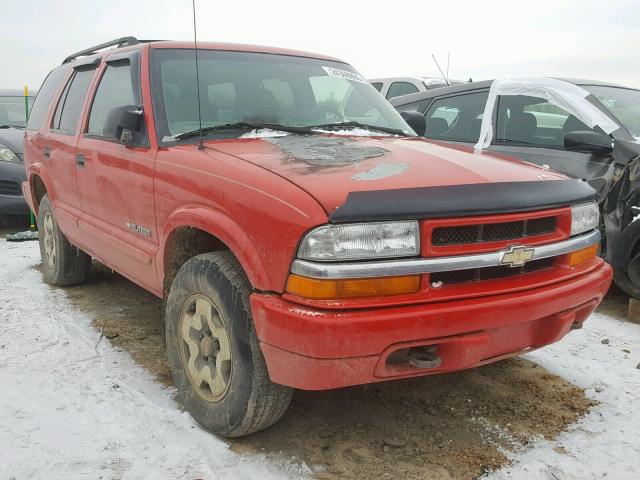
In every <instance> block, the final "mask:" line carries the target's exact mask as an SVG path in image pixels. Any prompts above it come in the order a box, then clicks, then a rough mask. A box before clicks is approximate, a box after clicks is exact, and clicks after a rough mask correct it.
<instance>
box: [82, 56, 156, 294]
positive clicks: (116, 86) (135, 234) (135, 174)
mask: <svg viewBox="0 0 640 480" xmlns="http://www.w3.org/2000/svg"><path fill="white" fill-rule="evenodd" d="M139 65H140V62H139V52H133V53H127V54H115V55H111V56H110V57H109V58H108V59H107V61H106V62H105V64H104V66H103V68H102V70H101V72H100V74H99V75H100V79H99V82H98V85H97V87H96V89H95V94H94V96H93V101H92V103H91V107H90V109H89V110H88V114H87V120H86V123H85V128H84V130H83V133H82V134H81V136H80V139H79V141H78V147H77V154H78V156H77V172H78V174H77V178H78V191H79V196H80V205H81V208H82V214H81V218H80V220H79V222H78V224H79V227H80V229H81V231H82V235H83V237H84V239H85V242H86V244H87V245H89V247H90V249H91V253H92V254H93V255H94V256H95V257H97V258H98V259H99V260H101V261H102V262H104V263H105V264H106V265H108V266H110V267H112V268H113V269H115V270H117V271H118V272H120V273H122V274H124V275H125V276H127V277H129V278H130V279H132V280H134V281H136V282H137V283H139V284H141V285H143V286H145V287H147V288H149V289H150V290H157V288H155V287H157V284H158V281H157V274H156V270H155V264H154V261H155V252H156V250H157V248H158V236H157V232H156V227H155V212H154V199H153V172H154V164H155V157H156V153H157V151H156V149H155V148H152V147H151V146H150V144H149V140H148V138H147V135H146V127H145V126H144V123H145V122H142V123H143V127H142V132H141V135H139V136H138V135H136V142H135V143H134V144H133V145H131V144H128V145H124V144H123V143H122V142H121V141H120V139H118V138H113V136H112V135H111V134H110V132H109V129H108V128H107V125H108V123H109V122H108V121H107V119H108V116H109V114H110V112H111V111H112V109H114V108H116V107H121V106H125V105H141V104H142V99H141V89H140V75H139V72H140V67H139Z"/></svg>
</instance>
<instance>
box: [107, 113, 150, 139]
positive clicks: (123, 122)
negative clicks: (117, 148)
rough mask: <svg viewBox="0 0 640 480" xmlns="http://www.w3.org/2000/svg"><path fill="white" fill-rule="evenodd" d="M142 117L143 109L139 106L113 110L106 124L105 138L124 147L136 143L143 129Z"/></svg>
mask: <svg viewBox="0 0 640 480" xmlns="http://www.w3.org/2000/svg"><path fill="white" fill-rule="evenodd" d="M142 115H143V112H142V107H141V106H139V105H123V106H119V107H114V108H112V109H111V111H110V112H109V114H108V115H107V119H106V121H105V124H104V131H103V134H104V136H105V137H106V138H113V139H115V140H118V141H119V142H121V143H123V144H124V145H132V144H134V143H136V140H137V138H138V137H139V134H140V130H141V128H142Z"/></svg>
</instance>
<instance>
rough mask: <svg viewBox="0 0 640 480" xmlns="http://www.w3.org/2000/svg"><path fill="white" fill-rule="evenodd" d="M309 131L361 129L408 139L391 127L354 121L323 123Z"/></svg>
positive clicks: (403, 133) (402, 132)
mask: <svg viewBox="0 0 640 480" xmlns="http://www.w3.org/2000/svg"><path fill="white" fill-rule="evenodd" d="M307 128H309V129H311V130H338V129H345V128H362V129H363V130H371V131H374V132H384V133H390V134H392V135H401V136H403V137H408V136H409V134H408V133H406V132H404V131H402V130H400V129H398V128H391V127H379V126H377V125H368V124H366V123H362V122H356V121H354V120H350V121H348V122H338V123H325V124H323V125H312V126H310V127H307Z"/></svg>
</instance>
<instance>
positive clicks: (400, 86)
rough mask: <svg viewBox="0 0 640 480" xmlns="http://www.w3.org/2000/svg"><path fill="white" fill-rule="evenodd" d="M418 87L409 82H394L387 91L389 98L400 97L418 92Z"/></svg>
mask: <svg viewBox="0 0 640 480" xmlns="http://www.w3.org/2000/svg"><path fill="white" fill-rule="evenodd" d="M417 91H418V87H416V86H415V85H414V84H413V83H409V82H393V83H392V84H391V86H390V87H389V91H388V92H387V98H393V97H400V96H401V95H409V94H410V93H416V92H417Z"/></svg>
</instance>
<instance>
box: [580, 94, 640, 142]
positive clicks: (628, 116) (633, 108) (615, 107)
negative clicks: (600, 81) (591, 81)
mask: <svg viewBox="0 0 640 480" xmlns="http://www.w3.org/2000/svg"><path fill="white" fill-rule="evenodd" d="M583 88H584V89H585V90H587V91H588V92H589V93H591V94H592V95H593V96H594V97H596V98H597V99H598V100H599V101H600V103H602V105H604V107H605V108H606V109H607V110H609V112H611V114H612V115H613V116H614V117H615V118H616V119H617V120H618V121H619V122H620V123H621V124H622V125H623V126H624V127H625V128H626V129H627V130H629V133H631V135H633V136H634V137H636V138H640V90H632V89H629V88H620V87H605V86H601V85H585V86H583Z"/></svg>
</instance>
